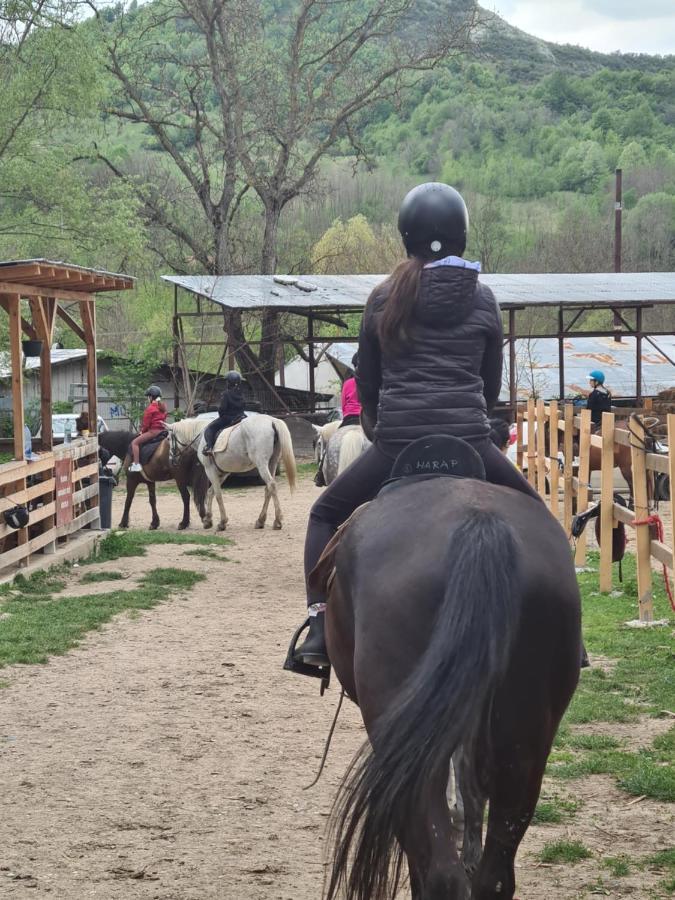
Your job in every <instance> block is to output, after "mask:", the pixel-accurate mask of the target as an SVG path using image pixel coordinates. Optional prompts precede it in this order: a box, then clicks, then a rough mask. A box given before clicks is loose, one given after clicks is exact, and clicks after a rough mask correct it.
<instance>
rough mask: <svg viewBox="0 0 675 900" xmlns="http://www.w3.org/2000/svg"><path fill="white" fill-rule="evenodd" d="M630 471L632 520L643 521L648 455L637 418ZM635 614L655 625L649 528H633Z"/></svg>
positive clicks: (632, 420) (632, 429) (646, 503)
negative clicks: (634, 542) (636, 601)
mask: <svg viewBox="0 0 675 900" xmlns="http://www.w3.org/2000/svg"><path fill="white" fill-rule="evenodd" d="M630 432H631V448H630V455H631V467H632V469H633V498H634V502H635V520H636V521H640V520H643V519H646V518H647V516H648V515H649V495H648V490H647V477H648V476H647V458H646V457H647V451H646V448H645V429H644V425H643V424H642V419H640V418H639V417H638V416H631V418H630ZM635 532H636V534H635V538H636V544H637V562H636V566H637V583H638V604H639V606H638V610H639V618H640V621H641V622H653V621H654V601H653V597H652V565H651V543H652V540H651V530H650V527H649V525H636V526H635Z"/></svg>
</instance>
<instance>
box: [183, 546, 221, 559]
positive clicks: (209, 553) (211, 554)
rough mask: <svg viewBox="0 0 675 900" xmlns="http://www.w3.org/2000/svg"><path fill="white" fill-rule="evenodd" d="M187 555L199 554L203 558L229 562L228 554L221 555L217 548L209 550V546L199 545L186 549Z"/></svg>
mask: <svg viewBox="0 0 675 900" xmlns="http://www.w3.org/2000/svg"><path fill="white" fill-rule="evenodd" d="M185 555H186V556H198V557H200V558H201V559H217V560H218V561H219V562H228V559H227V557H226V556H221V555H220V554H219V553H216V552H215V550H209V548H208V547H197V548H196V549H195V550H186V551H185Z"/></svg>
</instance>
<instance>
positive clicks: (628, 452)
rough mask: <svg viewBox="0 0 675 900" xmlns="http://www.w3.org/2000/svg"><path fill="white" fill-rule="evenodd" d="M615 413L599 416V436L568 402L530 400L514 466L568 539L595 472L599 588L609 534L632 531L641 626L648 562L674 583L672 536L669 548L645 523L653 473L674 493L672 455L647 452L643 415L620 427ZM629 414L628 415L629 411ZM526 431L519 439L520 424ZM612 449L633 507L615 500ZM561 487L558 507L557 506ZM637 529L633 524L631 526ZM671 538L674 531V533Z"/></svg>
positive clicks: (673, 430) (649, 608)
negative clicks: (621, 463) (624, 466)
mask: <svg viewBox="0 0 675 900" xmlns="http://www.w3.org/2000/svg"><path fill="white" fill-rule="evenodd" d="M621 412H623V410H621V411H620V412H619V413H617V414H615V413H603V416H602V429H601V433H600V434H592V433H591V417H590V412H589V411H588V410H581V412H580V414H578V415H577V414H575V409H574V406H573V405H572V404H571V403H568V404H565V405H564V408H563V410H562V415H561V411H560V408H559V404H558V403H557V402H555V401H554V402H552V403H550V404H545V403H544V401H543V400H539V401H534V400H529V401H528V403H527V407H526V408H519V410H518V421H517V441H518V443H517V460H518V464H519V465H520V466H521V467H523V465H524V464H525V463H526V465H527V473H526V474H527V477H528V480H529V481H530V484H533V485H535V486H536V489H537V490H538V492H539V493H540V494H541V496H542V497H543V498H544V500H545V501H546V502H547V503H548V505H549V507H550V509H551V512H552V513H553V514H554V515H555V516H556V518H558V520H559V521H560V522H561V524H562V525H563V527H564V528H565V531H566V532H567V533H568V534H570V533H571V526H572V516H573V511H576V512H583V511H584V510H585V509H587V508H588V505H589V502H590V499H591V494H592V489H591V485H590V476H591V470H593V471H599V473H600V489H599V497H595V499H599V500H600V501H601V514H600V590H601V591H603V592H608V591H611V590H612V580H613V569H612V529H613V528H614V527H615V526H616V524H617V523H618V522H623V523H624V524H625V525H628V526H630V527H631V528H633V529H634V530H635V538H636V548H637V550H636V562H637V581H638V595H639V596H638V612H639V618H640V621H642V622H652V621H653V620H654V605H653V597H652V575H653V572H652V559H655V560H657V561H658V562H659V563H661V564H663V565H665V566H666V567H667V568H668V569H669V570H670V574H669V576H668V577H669V578H670V579H671V583H673V577H672V573H673V570H674V569H675V543H674V538H673V534H671V535H670V537H669V538H667V539H666V541H667V543H664V542H661V541H658V540H656V539H655V538H654V535H653V533H652V528H651V525H650V524H649V523H648V522H646V521H645V520H647V519H648V517H649V514H650V513H649V500H650V497H653V486H654V475H655V474H656V473H660V474H665V475H668V476H669V478H670V484H671V490H672V491H675V449H674V450H673V451H672V452H670V453H668V454H656V453H651V452H648V450H647V447H646V441H645V437H646V434H645V429H644V424H643V417H644V415H649V414H650V411H649V410H648V409H646V410H642V411H641V412H642V414H643V415H642V416H641V415H639V414H634V415H633V417H632V418H631V419H630V431H628V430H627V425H626V426H625V427H624V428H619V427H618V424H617V419H618V418H619V415H620V414H621ZM633 412H634V411H632V410H631V413H633ZM525 424H526V425H527V435H526V436H525V428H524V425H525ZM667 429H668V446H669V447H671V448H675V415H669V416H668V417H667ZM618 448H621V451H623V454H624V459H625V461H626V463H627V462H628V459H630V468H631V472H632V480H633V501H634V502H633V507H634V508H633V509H627V508H625V507H623V506H621V505H620V504H618V503H615V502H614V469H615V458H616V456H617V453H618V452H621V451H618ZM561 483H562V505H561V497H560V493H561ZM636 522H637V523H639V524H637V525H636V524H635V523H636ZM673 532H675V529H673ZM586 554H587V542H586V533H585V532H584V534H582V535H581V537H580V538H579V539H578V540H577V546H576V553H575V563H576V564H577V565H578V566H582V565H584V563H585V562H586Z"/></svg>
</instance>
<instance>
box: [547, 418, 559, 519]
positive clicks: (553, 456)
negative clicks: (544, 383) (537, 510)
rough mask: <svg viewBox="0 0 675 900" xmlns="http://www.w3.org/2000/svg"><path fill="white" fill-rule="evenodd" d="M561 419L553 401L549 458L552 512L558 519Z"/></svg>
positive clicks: (549, 433)
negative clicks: (559, 427)
mask: <svg viewBox="0 0 675 900" xmlns="http://www.w3.org/2000/svg"><path fill="white" fill-rule="evenodd" d="M559 419H560V411H559V409H558V401H557V400H551V404H550V406H549V420H548V456H549V459H550V460H551V470H550V472H549V480H550V483H551V512H552V514H553V515H554V516H555V517H556V519H558V518H559V517H560V509H559V499H558V488H559V483H560V466H559V465H558V450H559V447H560V431H559V429H558V422H559Z"/></svg>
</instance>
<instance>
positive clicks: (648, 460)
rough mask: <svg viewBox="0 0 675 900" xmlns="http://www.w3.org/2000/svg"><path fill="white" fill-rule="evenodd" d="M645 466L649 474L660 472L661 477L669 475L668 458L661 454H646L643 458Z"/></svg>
mask: <svg viewBox="0 0 675 900" xmlns="http://www.w3.org/2000/svg"><path fill="white" fill-rule="evenodd" d="M645 465H646V466H647V468H648V469H649V470H650V472H661V473H662V474H663V475H669V474H670V463H669V461H668V457H667V456H665V455H663V454H661V453H647V455H646V456H645Z"/></svg>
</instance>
